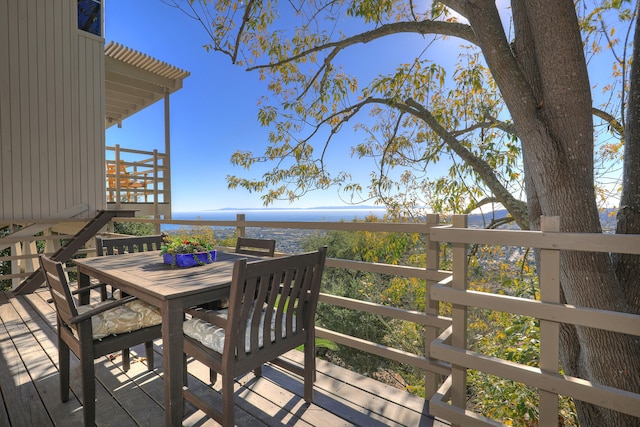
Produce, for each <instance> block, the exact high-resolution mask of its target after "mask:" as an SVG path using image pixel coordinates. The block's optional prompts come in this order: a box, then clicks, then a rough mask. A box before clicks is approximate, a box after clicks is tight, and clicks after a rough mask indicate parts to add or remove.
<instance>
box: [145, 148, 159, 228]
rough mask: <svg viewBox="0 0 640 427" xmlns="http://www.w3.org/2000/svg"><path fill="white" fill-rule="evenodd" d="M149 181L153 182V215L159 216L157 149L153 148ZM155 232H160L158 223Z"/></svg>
mask: <svg viewBox="0 0 640 427" xmlns="http://www.w3.org/2000/svg"><path fill="white" fill-rule="evenodd" d="M151 177H152V179H151V182H152V183H153V217H154V218H160V209H159V205H158V150H157V149H155V150H153V174H151ZM144 186H145V192H144V201H145V202H146V201H147V191H146V190H147V183H146V182H145V185H144ZM155 233H156V234H160V224H156V227H155Z"/></svg>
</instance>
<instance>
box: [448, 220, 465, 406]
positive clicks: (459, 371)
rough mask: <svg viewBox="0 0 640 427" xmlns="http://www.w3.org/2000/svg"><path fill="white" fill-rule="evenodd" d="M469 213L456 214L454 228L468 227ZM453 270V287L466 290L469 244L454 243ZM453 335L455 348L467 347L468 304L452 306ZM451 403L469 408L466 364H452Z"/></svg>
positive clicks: (452, 342)
mask: <svg viewBox="0 0 640 427" xmlns="http://www.w3.org/2000/svg"><path fill="white" fill-rule="evenodd" d="M467 226H468V218H467V215H454V216H453V227H454V228H467ZM451 247H452V258H453V259H452V261H453V265H452V270H453V278H452V284H451V286H452V287H453V289H456V290H461V291H466V290H467V285H468V279H467V270H468V268H467V266H468V263H467V244H466V243H452V244H451ZM451 319H452V324H451V326H452V335H451V345H452V346H453V347H454V348H460V349H463V350H466V349H467V306H466V305H460V304H453V307H452V308H451ZM451 403H452V405H453V406H454V407H456V408H459V409H461V410H463V411H464V410H465V409H466V408H467V368H465V367H464V366H458V365H452V366H451Z"/></svg>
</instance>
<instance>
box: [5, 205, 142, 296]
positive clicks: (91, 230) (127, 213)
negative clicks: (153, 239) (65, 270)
mask: <svg viewBox="0 0 640 427" xmlns="http://www.w3.org/2000/svg"><path fill="white" fill-rule="evenodd" d="M133 216H135V211H133V210H117V211H116V210H103V211H99V212H98V214H97V215H96V216H95V217H94V218H93V219H91V221H89V222H88V223H87V224H86V225H85V226H84V227H83V228H82V229H81V230H80V231H78V232H77V233H76V235H75V236H73V238H71V239H69V241H68V242H67V243H66V244H65V245H64V246H62V247H61V248H60V249H58V250H57V251H56V252H55V253H54V254H53V255H52V256H51V258H52V259H53V260H55V261H60V262H62V263H65V262H67V261H68V260H70V259H71V257H72V256H73V255H74V254H75V253H76V252H77V251H78V249H80V248H82V246H84V244H85V243H87V242H88V241H89V240H90V239H92V238H93V237H94V236H95V235H96V234H97V233H98V231H100V230H101V229H102V227H104V226H105V225H106V224H107V223H108V222H109V221H111V219H112V218H114V217H133ZM43 283H44V272H43V271H42V269H41V268H38V269H37V270H35V271H34V272H33V273H31V274H30V275H29V277H27V278H26V279H25V280H24V281H23V282H22V283H21V284H20V285H19V286H18V287H17V288H16V289H14V291H13V293H14V294H15V295H25V294H30V293H32V292H33V291H35V290H36V289H38V288H39V287H40V286H42V284H43Z"/></svg>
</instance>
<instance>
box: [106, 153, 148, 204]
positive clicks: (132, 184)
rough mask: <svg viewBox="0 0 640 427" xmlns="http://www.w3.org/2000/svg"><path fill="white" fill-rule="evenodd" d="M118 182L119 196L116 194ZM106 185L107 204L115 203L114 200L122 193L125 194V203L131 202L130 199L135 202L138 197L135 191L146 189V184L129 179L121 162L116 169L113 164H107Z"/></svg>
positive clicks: (125, 167) (129, 175)
mask: <svg viewBox="0 0 640 427" xmlns="http://www.w3.org/2000/svg"><path fill="white" fill-rule="evenodd" d="M118 181H119V183H120V194H116V190H117V188H118V187H117V185H116V183H117V182H118ZM107 184H108V186H109V188H108V189H109V197H108V199H109V200H108V201H109V202H115V201H116V198H118V199H119V198H120V195H121V194H122V193H124V194H126V198H127V202H131V200H132V198H133V200H134V201H136V200H137V197H138V196H137V194H136V193H135V190H136V189H140V188H146V182H144V181H143V182H140V181H139V180H138V179H137V178H135V177H134V178H131V174H130V173H129V172H128V171H127V166H126V165H125V164H124V163H123V162H122V160H121V161H120V165H119V167H118V168H116V164H115V163H113V162H111V161H108V162H107Z"/></svg>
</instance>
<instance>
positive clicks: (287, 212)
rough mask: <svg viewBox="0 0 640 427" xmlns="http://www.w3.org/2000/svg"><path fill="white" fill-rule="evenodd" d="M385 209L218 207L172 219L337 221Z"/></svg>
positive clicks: (178, 213)
mask: <svg viewBox="0 0 640 427" xmlns="http://www.w3.org/2000/svg"><path fill="white" fill-rule="evenodd" d="M384 213H385V209H384V208H379V207H367V208H309V209H237V210H236V209H220V210H212V211H199V212H173V215H172V216H173V219H174V220H180V219H201V220H211V221H234V220H235V219H236V215H237V214H245V219H246V220H247V221H294V222H298V221H300V222H303V221H306V222H321V221H326V222H337V221H353V220H355V219H364V218H366V217H367V216H369V215H375V216H377V217H378V218H382V217H383V216H384Z"/></svg>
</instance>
